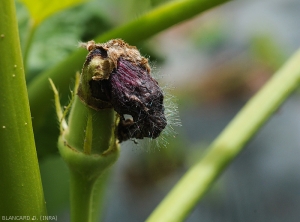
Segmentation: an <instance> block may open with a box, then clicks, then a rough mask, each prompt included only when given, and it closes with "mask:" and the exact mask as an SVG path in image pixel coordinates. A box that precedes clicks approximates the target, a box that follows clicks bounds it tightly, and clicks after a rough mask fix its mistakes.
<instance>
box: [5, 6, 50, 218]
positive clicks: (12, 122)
mask: <svg viewBox="0 0 300 222" xmlns="http://www.w3.org/2000/svg"><path fill="white" fill-rule="evenodd" d="M0 21H1V22H0V50H1V59H0V79H1V80H0V90H1V93H0V95H1V96H0V104H1V109H0V141H1V145H0V146H1V148H0V181H1V182H0V216H23V215H24V216H29V217H30V219H32V218H34V217H36V218H40V216H42V215H47V212H46V207H45V200H44V194H43V188H42V183H41V178H40V172H39V165H38V161H37V154H36V150H35V143H34V137H33V130H32V123H31V115H30V109H29V101H28V94H27V89H26V82H25V74H24V69H23V63H22V55H21V48H20V41H19V33H18V25H17V21H16V11H15V2H14V1H13V0H5V1H0Z"/></svg>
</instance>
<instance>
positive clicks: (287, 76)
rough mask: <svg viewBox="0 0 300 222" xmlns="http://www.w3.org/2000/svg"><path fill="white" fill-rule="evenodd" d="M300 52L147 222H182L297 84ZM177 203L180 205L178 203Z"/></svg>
mask: <svg viewBox="0 0 300 222" xmlns="http://www.w3.org/2000/svg"><path fill="white" fill-rule="evenodd" d="M299 61H300V51H298V52H297V53H296V54H295V55H294V56H293V57H292V58H291V59H290V60H289V61H288V62H287V63H286V64H285V65H284V66H283V67H282V68H281V69H280V70H279V71H278V72H277V73H276V74H275V76H274V77H273V78H272V79H271V80H270V81H269V82H268V83H267V84H266V85H265V86H264V87H263V88H262V89H261V90H260V91H259V92H258V93H257V95H255V96H254V97H253V98H252V99H251V100H250V101H249V102H248V103H247V104H246V105H245V107H244V108H243V109H242V110H241V111H240V112H239V113H238V114H237V116H236V117H235V118H234V119H233V120H232V121H231V123H230V124H229V125H228V126H227V127H226V128H225V130H224V131H223V132H222V133H221V134H220V136H219V137H217V138H216V140H215V141H214V142H213V143H212V145H211V146H210V147H209V149H208V151H207V153H206V155H205V156H204V157H203V158H202V160H201V161H199V162H198V163H197V164H196V165H195V166H193V167H192V168H191V169H190V170H189V171H188V172H187V173H186V174H185V175H184V176H183V178H182V179H181V180H180V181H179V182H178V183H177V184H176V186H175V187H174V188H173V189H172V190H171V192H170V193H169V194H168V195H167V197H166V198H165V199H164V200H163V201H162V202H161V204H160V205H159V206H158V207H157V208H156V209H155V211H154V212H153V213H152V214H151V215H150V217H149V218H148V220H147V221H149V222H150V221H151V222H152V221H153V222H154V221H155V222H158V221H164V222H168V221H182V220H184V218H185V217H186V216H187V215H188V214H189V212H190V211H191V210H192V209H193V208H194V206H195V205H196V204H197V202H198V201H199V200H200V198H201V197H203V195H204V194H205V193H206V192H207V190H208V189H209V188H210V187H211V184H212V183H213V182H214V181H215V180H216V179H217V177H218V176H219V175H220V174H221V173H222V172H223V171H224V170H225V168H226V166H227V165H228V164H229V163H230V162H231V161H232V160H233V159H234V158H235V157H236V156H237V155H238V154H239V153H240V152H241V150H242V149H243V147H244V146H245V144H246V143H247V142H248V141H249V140H250V139H251V138H252V137H253V136H254V135H255V133H256V132H257V131H258V130H259V129H260V127H261V126H262V125H263V124H264V123H265V122H266V121H267V120H268V119H269V117H270V116H271V115H272V114H273V113H274V112H275V111H276V110H277V109H278V107H279V106H280V105H281V104H282V103H283V102H284V101H285V99H286V98H287V97H288V96H289V95H290V94H291V93H292V92H293V91H294V90H295V89H296V88H297V86H298V85H299V83H300V63H299ZM178 200H180V201H178Z"/></svg>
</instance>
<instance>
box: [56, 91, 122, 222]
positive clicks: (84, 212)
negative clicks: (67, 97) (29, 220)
mask: <svg viewBox="0 0 300 222" xmlns="http://www.w3.org/2000/svg"><path fill="white" fill-rule="evenodd" d="M68 125H69V126H68V128H67V129H66V130H65V131H63V132H62V135H61V136H60V138H59V142H58V148H59V151H60V154H61V156H62V158H63V159H64V161H65V162H66V163H67V164H68V166H69V169H70V174H71V178H70V186H71V189H70V191H71V221H72V222H77V221H88V222H89V221H93V218H97V215H96V214H95V213H93V209H94V208H98V207H99V206H95V203H97V204H100V201H95V200H93V198H94V192H93V191H94V190H95V187H94V186H95V181H96V180H98V182H99V183H97V184H101V183H104V182H105V181H102V182H101V181H100V180H102V179H103V176H102V175H103V173H105V172H106V170H107V169H108V168H109V167H110V166H111V165H112V164H113V163H115V161H116V160H117V159H118V157H119V147H118V144H117V141H116V139H115V136H114V133H115V114H114V111H113V109H104V110H100V111H95V110H92V109H91V108H89V107H87V106H86V105H85V104H83V102H82V101H81V100H80V99H79V97H78V96H77V95H76V96H75V99H74V102H73V104H72V107H71V112H70V115H69V121H68ZM99 177H100V178H99ZM104 179H105V177H104ZM96 191H97V192H96V196H97V197H98V198H99V194H100V193H101V190H99V189H98V190H97V189H96Z"/></svg>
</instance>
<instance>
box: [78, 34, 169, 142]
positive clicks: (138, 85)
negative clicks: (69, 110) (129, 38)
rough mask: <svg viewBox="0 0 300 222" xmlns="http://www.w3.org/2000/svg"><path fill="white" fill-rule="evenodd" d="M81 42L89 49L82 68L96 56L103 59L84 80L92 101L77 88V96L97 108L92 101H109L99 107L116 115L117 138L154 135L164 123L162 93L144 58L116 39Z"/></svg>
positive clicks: (120, 140)
mask: <svg viewBox="0 0 300 222" xmlns="http://www.w3.org/2000/svg"><path fill="white" fill-rule="evenodd" d="M84 46H85V47H86V48H87V49H88V50H89V51H90V52H89V55H88V56H87V60H86V62H85V65H84V68H85V67H88V66H89V64H90V63H91V61H92V60H93V59H95V58H96V57H97V58H98V59H99V58H101V59H103V61H105V62H103V61H102V60H100V62H99V67H98V66H96V74H95V75H94V76H93V77H92V79H91V80H89V82H88V84H89V86H88V87H89V89H90V94H91V97H93V98H92V99H93V104H92V103H89V102H87V101H85V99H84V98H82V97H81V95H80V94H81V93H80V92H79V93H78V95H79V97H80V98H81V99H82V100H83V101H84V102H85V103H87V105H89V106H90V107H91V108H94V109H101V105H97V104H96V105H95V101H96V102H98V101H99V103H100V104H102V103H103V102H104V103H105V104H109V105H108V106H106V107H103V108H108V107H109V106H111V107H113V109H114V110H115V111H116V112H117V113H118V114H119V116H120V121H119V125H118V129H117V137H118V140H119V142H123V141H126V140H129V139H143V138H144V137H148V138H152V139H155V138H157V137H158V136H159V135H160V133H161V132H162V131H163V130H164V128H165V127H166V125H167V120H166V117H165V113H164V104H163V102H164V94H163V91H162V89H161V88H160V87H159V85H158V82H157V81H156V80H155V79H154V78H152V76H151V74H150V72H151V71H150V66H149V64H148V60H147V59H146V58H144V57H142V56H141V55H140V53H139V51H138V50H137V49H136V47H134V46H129V45H128V44H127V43H125V42H123V41H122V40H120V39H115V40H110V41H109V42H107V43H104V44H95V43H94V42H93V41H91V42H88V43H87V44H86V45H84ZM107 67H108V68H107ZM111 67H112V68H111ZM110 68H111V69H110ZM108 70H111V71H109V72H110V73H109V75H107V73H106V72H108ZM98 73H100V74H98ZM103 76H108V77H107V78H104V77H103Z"/></svg>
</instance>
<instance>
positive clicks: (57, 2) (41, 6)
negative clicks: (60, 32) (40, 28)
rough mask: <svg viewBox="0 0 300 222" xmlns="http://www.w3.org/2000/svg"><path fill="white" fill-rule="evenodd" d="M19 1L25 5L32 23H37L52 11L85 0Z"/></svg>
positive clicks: (52, 12)
mask: <svg viewBox="0 0 300 222" xmlns="http://www.w3.org/2000/svg"><path fill="white" fill-rule="evenodd" d="M20 1H21V2H23V3H24V4H25V5H26V6H27V8H28V10H29V12H30V15H31V18H32V20H33V22H34V24H35V25H38V24H40V23H41V22H42V21H44V20H45V19H46V18H48V17H49V16H51V15H53V14H54V13H56V12H59V11H61V10H64V9H66V8H69V7H72V6H75V5H77V4H80V3H82V2H85V1H86V0H63V1H61V0H51V1H47V0H38V1H32V0H20Z"/></svg>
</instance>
